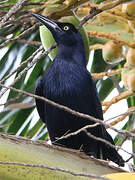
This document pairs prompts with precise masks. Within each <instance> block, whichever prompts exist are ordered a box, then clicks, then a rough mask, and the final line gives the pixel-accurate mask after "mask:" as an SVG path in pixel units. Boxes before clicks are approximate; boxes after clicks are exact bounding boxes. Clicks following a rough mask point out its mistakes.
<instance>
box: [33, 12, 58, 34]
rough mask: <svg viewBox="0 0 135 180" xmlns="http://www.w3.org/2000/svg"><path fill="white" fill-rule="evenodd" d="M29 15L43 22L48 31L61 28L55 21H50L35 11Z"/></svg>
mask: <svg viewBox="0 0 135 180" xmlns="http://www.w3.org/2000/svg"><path fill="white" fill-rule="evenodd" d="M31 15H32V16H34V17H35V18H37V19H38V20H39V21H40V22H41V23H43V24H44V25H45V26H46V27H47V28H48V29H49V30H50V31H58V30H59V31H61V28H60V27H59V26H58V24H57V23H56V22H55V21H52V20H50V19H48V18H46V17H45V16H42V15H39V14H36V13H31Z"/></svg>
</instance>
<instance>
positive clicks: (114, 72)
mask: <svg viewBox="0 0 135 180" xmlns="http://www.w3.org/2000/svg"><path fill="white" fill-rule="evenodd" d="M121 71H122V68H120V69H116V70H111V71H107V72H101V73H92V74H91V75H92V77H93V78H94V79H101V78H103V77H105V76H106V77H109V76H114V75H116V74H119V73H121Z"/></svg>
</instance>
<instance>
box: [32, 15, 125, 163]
mask: <svg viewBox="0 0 135 180" xmlns="http://www.w3.org/2000/svg"><path fill="white" fill-rule="evenodd" d="M38 19H40V18H38ZM49 21H50V20H49ZM42 22H43V20H42ZM43 23H44V22H43ZM49 23H50V22H49ZM55 23H56V22H55ZM55 23H53V28H52V27H50V28H49V25H48V24H47V27H48V28H49V29H50V31H51V32H52V34H53V36H54V38H55V40H56V42H57V44H58V48H59V50H58V54H57V56H56V58H55V59H54V61H53V63H52V65H51V66H50V67H49V68H48V70H47V72H46V73H45V75H44V77H42V79H40V80H39V82H38V84H37V86H36V91H35V93H36V94H37V95H41V96H44V97H46V98H48V99H50V100H53V101H54V102H56V103H59V104H61V105H65V106H67V107H69V108H71V109H73V110H76V111H79V112H81V113H85V114H88V115H91V116H94V117H95V118H99V119H101V120H103V114H102V107H101V104H100V100H99V97H98V93H97V90H96V87H95V84H94V81H93V79H92V77H91V75H90V73H89V72H88V71H87V69H86V58H85V51H84V45H83V41H82V38H81V35H80V33H79V32H78V31H77V30H76V29H75V27H74V26H73V25H72V24H69V23H56V26H59V28H60V29H59V28H58V27H57V28H58V29H55V28H54V25H55ZM44 24H45V25H46V22H45V23H44ZM65 26H68V28H69V29H68V30H64V27H65ZM36 106H37V110H38V113H39V115H40V117H41V119H42V120H43V121H44V122H45V123H46V125H47V128H48V132H49V135H50V138H51V141H52V143H54V144H57V145H61V146H64V147H67V148H72V149H80V150H82V151H84V152H85V153H86V154H89V155H93V156H94V157H97V158H103V159H109V160H112V161H114V162H115V163H117V164H119V165H121V166H123V165H124V160H123V159H122V157H121V156H120V155H119V154H118V153H117V151H116V150H115V149H114V148H111V147H110V146H108V145H106V144H104V143H102V142H100V141H96V140H94V139H93V138H90V137H89V136H88V135H87V134H86V133H85V132H83V131H82V132H81V133H79V134H77V135H75V136H71V137H69V138H67V139H61V140H58V139H57V138H59V137H61V136H63V135H65V134H68V133H71V132H74V131H76V130H78V129H80V128H82V127H84V126H86V125H90V124H94V122H93V121H90V120H88V119H84V118H79V117H76V116H73V115H72V114H70V113H68V112H65V111H63V110H61V109H59V108H57V107H54V106H51V105H49V104H46V103H45V102H43V101H41V100H38V99H36ZM87 131H88V132H90V133H91V134H93V135H94V136H96V137H101V138H103V139H105V140H108V141H109V142H110V143H111V144H113V145H114V142H113V140H112V138H111V136H110V135H109V134H108V132H107V131H106V129H105V127H104V126H101V125H99V126H96V127H95V128H89V129H87Z"/></svg>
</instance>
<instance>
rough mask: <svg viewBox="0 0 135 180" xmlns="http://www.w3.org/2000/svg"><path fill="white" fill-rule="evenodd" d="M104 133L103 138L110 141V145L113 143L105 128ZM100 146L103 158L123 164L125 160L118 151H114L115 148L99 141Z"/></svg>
mask: <svg viewBox="0 0 135 180" xmlns="http://www.w3.org/2000/svg"><path fill="white" fill-rule="evenodd" d="M104 133H105V134H104V137H105V140H107V141H108V142H110V143H111V144H112V145H115V144H114V142H113V139H112V137H111V136H110V135H109V134H108V132H107V131H106V130H105V131H104ZM101 148H102V155H103V159H105V160H107V159H108V160H111V161H113V162H114V163H116V164H118V165H119V166H124V163H125V161H124V160H123V158H122V157H121V156H120V155H119V153H118V152H117V151H116V149H115V148H113V147H111V146H109V145H107V144H105V143H101Z"/></svg>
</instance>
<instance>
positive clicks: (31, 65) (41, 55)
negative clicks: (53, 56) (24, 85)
mask: <svg viewBox="0 0 135 180" xmlns="http://www.w3.org/2000/svg"><path fill="white" fill-rule="evenodd" d="M55 47H56V44H55V45H53V46H51V47H50V48H49V49H48V50H47V51H45V52H43V53H41V54H40V55H39V56H38V57H37V58H35V59H34V60H33V61H32V62H31V63H30V64H28V66H27V67H26V68H25V69H24V70H23V71H21V72H20V73H19V74H18V77H17V78H16V79H15V80H14V82H13V83H12V84H10V86H12V85H14V84H15V83H16V82H17V81H18V80H19V79H20V78H21V77H22V75H23V74H24V73H26V72H27V71H28V70H29V69H30V68H32V67H33V65H34V64H35V63H37V61H39V60H40V59H41V58H42V57H44V56H45V55H47V54H48V53H49V52H50V51H51V50H52V49H54V48H55ZM42 48H43V47H42V46H41V48H39V49H42ZM39 49H38V50H37V51H35V52H34V53H33V54H32V56H30V57H29V58H28V60H31V59H32V58H34V56H35V55H36V54H37V53H38V52H39ZM28 60H26V61H27V63H28ZM26 61H25V62H23V63H22V64H23V65H24V64H26ZM22 64H21V66H19V69H20V68H21V67H22ZM17 70H18V68H17V69H16V70H15V71H13V72H12V73H11V74H12V75H13V74H14V73H15V72H16V71H17ZM11 74H10V76H11ZM8 78H9V76H8ZM5 79H7V77H5V78H4V79H3V80H2V81H1V82H3V81H5ZM6 91H7V89H5V90H4V91H3V92H2V93H1V94H0V98H1V97H2V96H3V94H4V93H5V92H6Z"/></svg>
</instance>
